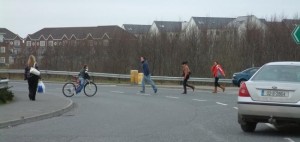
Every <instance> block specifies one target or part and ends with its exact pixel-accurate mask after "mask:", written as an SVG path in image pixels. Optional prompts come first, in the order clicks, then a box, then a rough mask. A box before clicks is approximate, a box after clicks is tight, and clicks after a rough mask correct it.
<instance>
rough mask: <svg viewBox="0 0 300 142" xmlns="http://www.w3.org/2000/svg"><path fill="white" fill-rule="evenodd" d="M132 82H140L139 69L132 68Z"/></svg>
mask: <svg viewBox="0 0 300 142" xmlns="http://www.w3.org/2000/svg"><path fill="white" fill-rule="evenodd" d="M130 82H131V83H133V84H137V83H138V70H131V71H130Z"/></svg>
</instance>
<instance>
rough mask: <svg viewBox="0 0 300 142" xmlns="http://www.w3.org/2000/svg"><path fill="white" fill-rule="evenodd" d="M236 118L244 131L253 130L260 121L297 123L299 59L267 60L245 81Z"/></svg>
mask: <svg viewBox="0 0 300 142" xmlns="http://www.w3.org/2000/svg"><path fill="white" fill-rule="evenodd" d="M238 122H239V124H240V125H241V128H242V130H243V131H244V132H253V131H254V130H255V128H256V125H257V123H260V122H262V123H273V124H285V123H296V124H300V62H271V63H267V64H265V65H264V66H262V67H261V68H260V69H259V70H258V71H257V72H256V73H255V74H254V75H253V76H252V77H251V78H250V79H249V80H248V81H247V82H244V83H243V84H242V85H241V87H240V90H239V96H238Z"/></svg>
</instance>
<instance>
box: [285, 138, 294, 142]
mask: <svg viewBox="0 0 300 142" xmlns="http://www.w3.org/2000/svg"><path fill="white" fill-rule="evenodd" d="M283 139H285V140H287V141H289V142H295V141H294V140H292V139H291V138H283Z"/></svg>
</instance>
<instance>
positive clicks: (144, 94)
mask: <svg viewBox="0 0 300 142" xmlns="http://www.w3.org/2000/svg"><path fill="white" fill-rule="evenodd" d="M136 94H137V95H143V96H150V95H151V94H146V93H136Z"/></svg>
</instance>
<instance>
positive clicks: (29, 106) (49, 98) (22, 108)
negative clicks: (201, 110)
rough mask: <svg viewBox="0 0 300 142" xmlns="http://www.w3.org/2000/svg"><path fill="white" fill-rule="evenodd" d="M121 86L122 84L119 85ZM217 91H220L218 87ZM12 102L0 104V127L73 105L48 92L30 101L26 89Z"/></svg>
mask: <svg viewBox="0 0 300 142" xmlns="http://www.w3.org/2000/svg"><path fill="white" fill-rule="evenodd" d="M120 86H122V85H120ZM157 87H158V88H182V87H181V86H178V85H177V86H175V85H174V86H166V85H161V86H160V85H157ZM195 87H196V90H206V91H210V90H212V88H213V87H212V86H195ZM237 90H238V88H237V87H226V90H225V91H235V92H236V91H237ZM219 91H221V90H220V89H219ZM13 93H14V99H13V101H12V102H9V103H7V104H2V105H0V129H1V128H9V127H13V126H16V125H20V124H24V123H30V122H34V121H39V120H43V119H47V118H51V117H56V116H60V115H62V114H63V113H65V112H68V111H69V110H71V109H72V108H73V107H74V103H73V101H72V100H71V99H69V98H67V97H64V96H62V95H61V96H58V95H49V94H37V96H36V101H30V100H29V98H28V94H27V91H22V92H20V91H13Z"/></svg>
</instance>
